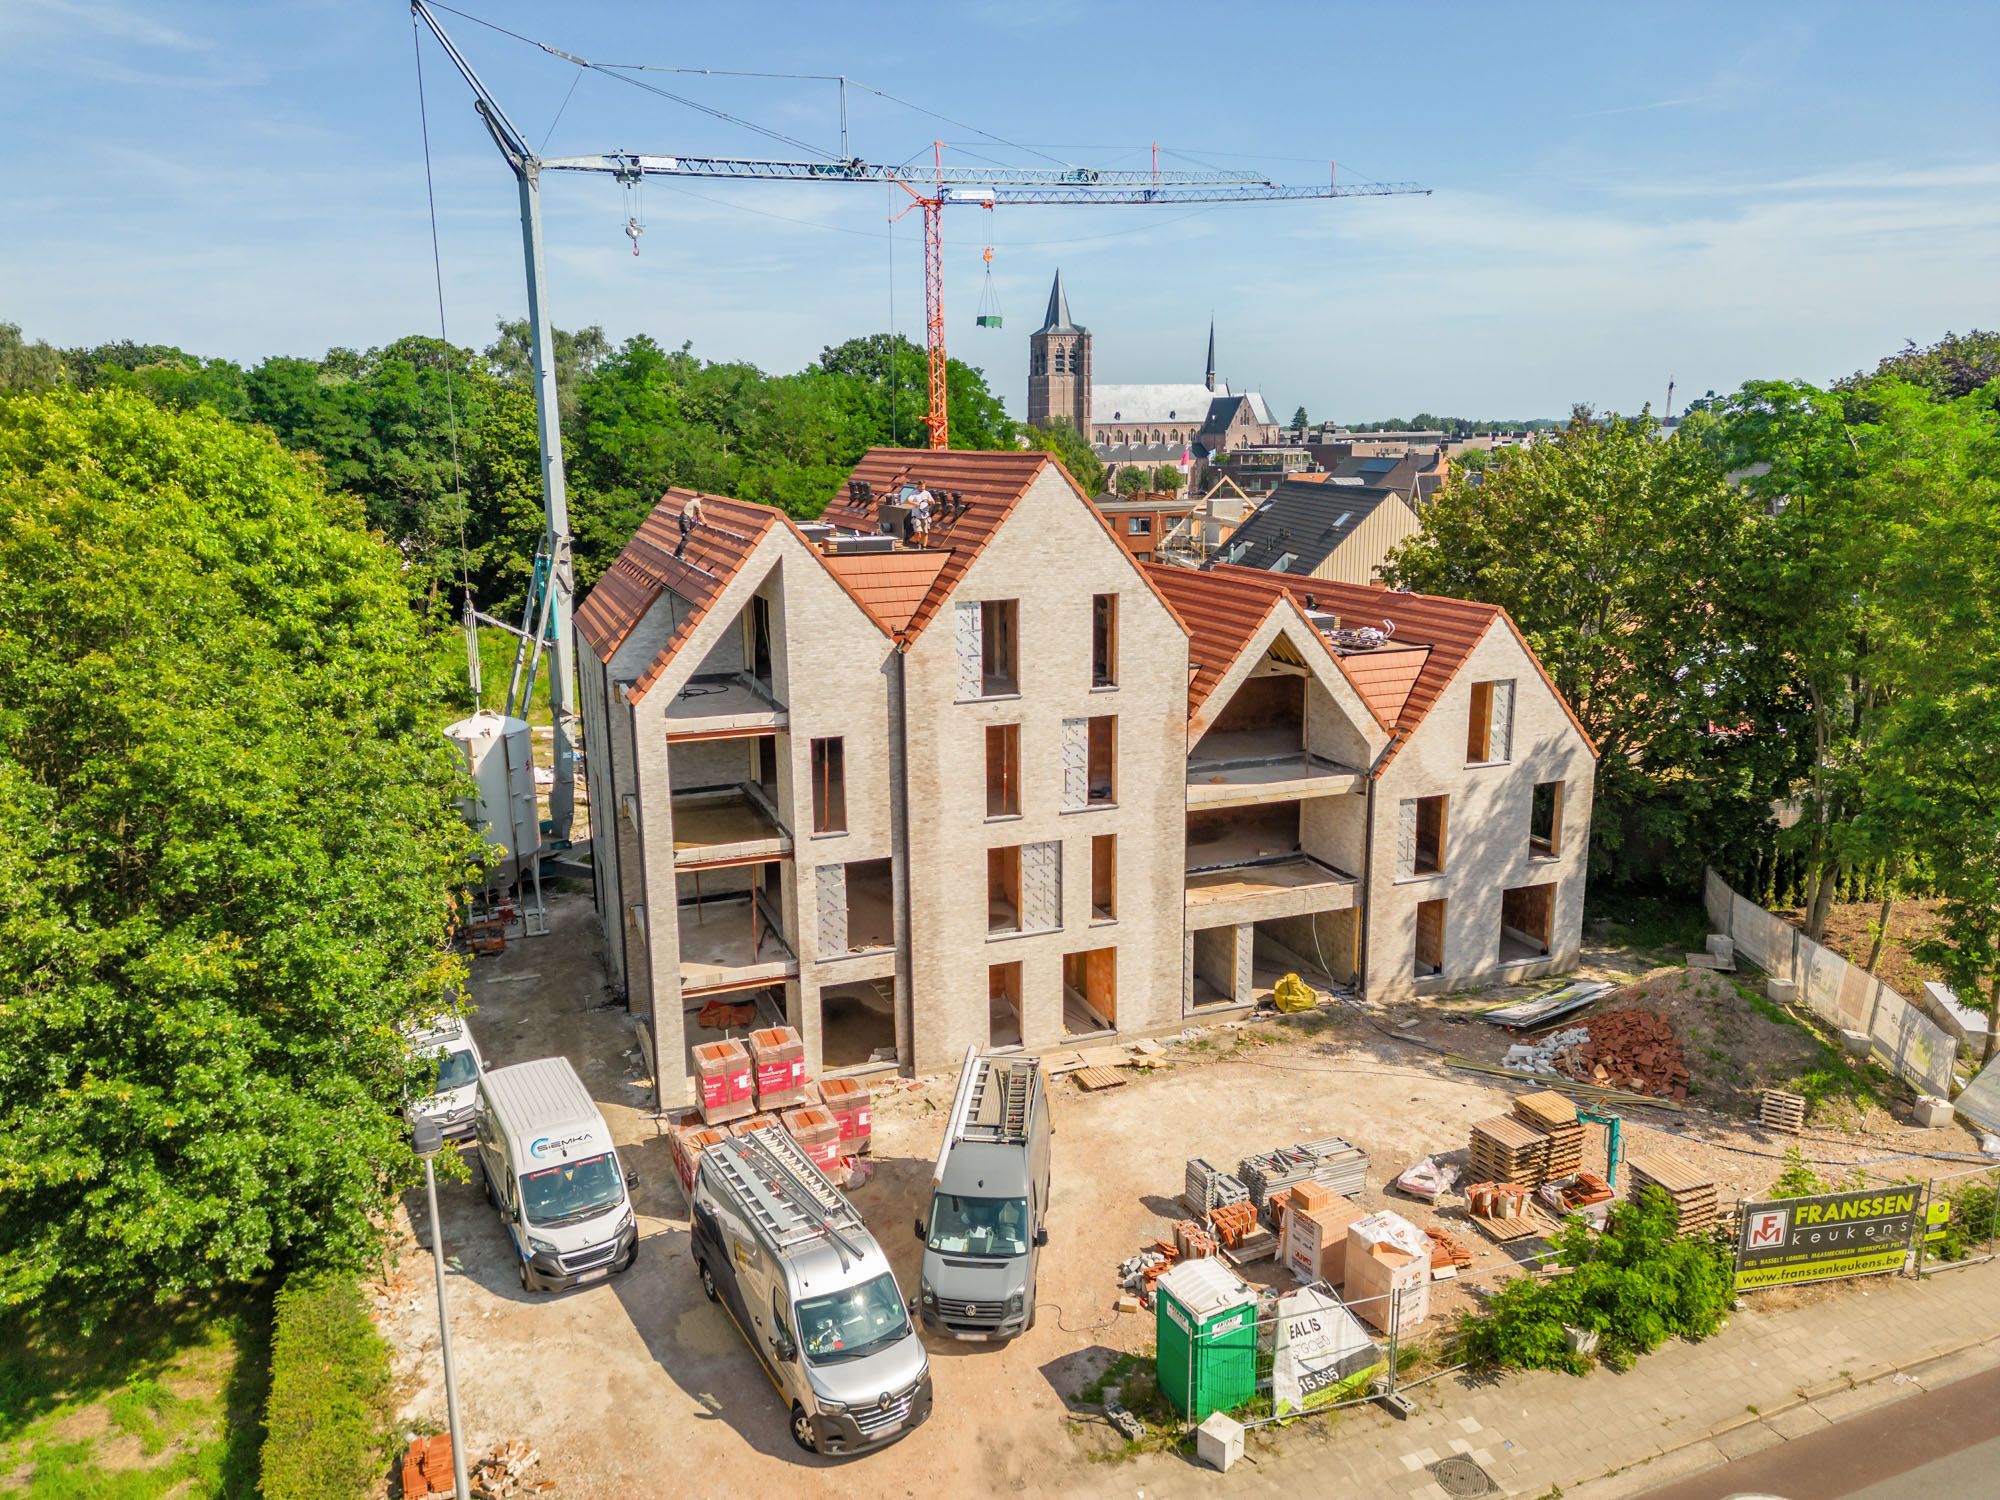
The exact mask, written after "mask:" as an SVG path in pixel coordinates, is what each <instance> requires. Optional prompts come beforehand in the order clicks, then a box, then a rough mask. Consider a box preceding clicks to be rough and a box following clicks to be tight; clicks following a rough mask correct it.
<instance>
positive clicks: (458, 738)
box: [444, 708, 542, 886]
mask: <svg viewBox="0 0 2000 1500" xmlns="http://www.w3.org/2000/svg"><path fill="white" fill-rule="evenodd" d="M444 733H445V738H446V739H448V740H450V741H451V742H452V744H453V745H454V746H455V747H456V748H457V750H458V753H459V758H460V763H461V764H462V765H463V766H464V767H465V771H466V774H467V775H469V776H470V777H471V778H472V780H473V783H474V786H475V787H476V789H477V790H476V793H475V795H473V796H471V797H467V798H465V799H463V800H462V801H461V802H460V803H459V806H460V807H461V808H462V809H463V810H464V812H465V820H466V822H468V823H470V824H471V825H472V826H473V827H474V828H476V829H478V830H479V833H480V835H481V836H482V837H484V838H485V840H486V842H487V843H489V844H491V845H493V848H494V865H493V870H492V873H491V874H490V875H489V876H488V880H489V882H490V883H491V884H493V885H496V886H499V885H512V884H513V883H514V882H515V881H516V880H519V879H521V878H522V877H524V876H526V875H527V874H528V872H529V868H530V866H531V864H532V856H533V855H534V853H535V851H536V850H537V849H539V848H540V847H541V842H542V825H541V815H540V813H539V811H538V810H537V808H536V805H535V756H534V746H533V742H532V740H531V738H530V735H529V732H528V724H527V721H526V720H525V719H511V718H509V717H508V716H507V715H505V714H503V713H496V712H495V711H494V710H492V709H490V708H482V709H481V710H480V711H479V712H478V713H476V714H474V715H472V717H471V718H469V719H460V720H459V721H458V722H457V723H456V724H453V725H451V726H450V727H448V728H447V729H446V730H445V732H444ZM524 855H525V856H529V858H528V859H527V860H526V861H524V860H523V859H522V856H524Z"/></svg>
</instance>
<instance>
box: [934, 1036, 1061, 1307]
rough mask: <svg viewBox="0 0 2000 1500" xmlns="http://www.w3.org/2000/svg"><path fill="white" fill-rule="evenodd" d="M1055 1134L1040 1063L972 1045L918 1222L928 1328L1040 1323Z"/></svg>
mask: <svg viewBox="0 0 2000 1500" xmlns="http://www.w3.org/2000/svg"><path fill="white" fill-rule="evenodd" d="M1053 1133H1054V1131H1053V1129H1052V1127H1051V1125H1050V1121H1049V1103H1048V1092H1047V1089H1046V1088H1045V1087H1044V1085H1043V1082H1042V1067H1041V1064H1040V1062H1038V1061H1037V1060H1036V1059H1034V1058H1032V1057H1005V1058H995V1057H981V1056H980V1055H979V1049H978V1048H977V1047H973V1048H970V1049H968V1050H967V1052H966V1054H965V1065H964V1067H963V1068H961V1069H960V1071H959V1075H958V1093H957V1096H956V1097H955V1098H954V1099H953V1100H952V1106H951V1114H950V1115H949V1116H948V1117H947V1120H946V1123H945V1135H944V1144H943V1146H942V1147H940V1148H939V1150H938V1159H937V1165H936V1167H935V1168H934V1169H933V1170H932V1172H931V1209H930V1220H929V1222H928V1223H926V1222H925V1221H924V1220H922V1219H919V1220H918V1221H917V1225H916V1231H917V1238H918V1239H920V1240H922V1241H923V1242H924V1268H923V1281H922V1284H921V1286H920V1288H919V1299H918V1300H919V1304H920V1306H921V1308H922V1311H923V1320H924V1326H925V1327H926V1328H930V1329H933V1330H935V1331H937V1332H939V1333H944V1334H949V1335H950V1336H951V1337H952V1338H956V1339H1010V1338H1013V1337H1014V1336H1015V1335H1016V1334H1019V1333H1025V1332H1026V1331H1027V1330H1028V1329H1030V1328H1032V1327H1034V1326H1035V1269H1036V1263H1037V1260H1038V1256H1039V1252H1040V1250H1041V1248H1042V1246H1044V1245H1046V1244H1047V1243H1048V1242H1049V1230H1048V1211H1049V1156H1050V1139H1049V1138H1050V1136H1051V1135H1052V1134H1053Z"/></svg>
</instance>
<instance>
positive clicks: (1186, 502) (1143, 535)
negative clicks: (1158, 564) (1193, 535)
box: [1091, 493, 1201, 562]
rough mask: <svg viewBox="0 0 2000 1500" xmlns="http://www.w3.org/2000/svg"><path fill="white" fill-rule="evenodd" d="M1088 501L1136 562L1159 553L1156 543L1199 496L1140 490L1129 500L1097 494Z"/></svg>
mask: <svg viewBox="0 0 2000 1500" xmlns="http://www.w3.org/2000/svg"><path fill="white" fill-rule="evenodd" d="M1091 504H1093V505H1095V506H1096V507H1097V512H1098V514H1099V515H1101V516H1103V517H1104V519H1105V520H1106V521H1108V522H1110V523H1111V529H1112V531H1113V532H1115V533H1116V534H1117V537H1118V540H1119V541H1121V542H1123V543H1124V544H1125V550H1126V551H1127V552H1129V553H1131V554H1132V556H1133V559H1134V560H1135V561H1138V562H1151V561H1152V560H1153V559H1154V558H1155V557H1156V556H1158V555H1159V550H1160V544H1161V543H1162V542H1163V541H1165V540H1166V538H1167V537H1168V536H1170V535H1172V534H1173V532H1174V529H1175V528H1176V527H1178V526H1179V525H1180V524H1181V523H1182V522H1183V521H1185V520H1186V519H1187V518H1188V516H1189V515H1191V514H1192V513H1193V512H1195V511H1197V510H1199V509H1200V508H1201V502H1200V501H1199V500H1196V499H1194V498H1192V497H1191V496H1188V495H1186V494H1181V493H1172V494H1169V493H1153V494H1142V495H1135V496H1133V497H1132V498H1131V499H1129V500H1127V499H1120V498H1118V497H1116V496H1113V495H1098V496H1095V497H1093V498H1092V500H1091Z"/></svg>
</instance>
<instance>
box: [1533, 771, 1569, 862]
mask: <svg viewBox="0 0 2000 1500" xmlns="http://www.w3.org/2000/svg"><path fill="white" fill-rule="evenodd" d="M1562 816H1563V784H1562V783H1561V782H1560V781H1538V782H1536V783H1535V795H1534V798H1533V800H1532V801H1531V802H1530V803H1529V804H1528V852H1529V853H1530V854H1540V855H1545V856H1547V857H1548V858H1551V859H1553V858H1554V857H1555V856H1556V855H1558V854H1560V853H1561V852H1562Z"/></svg>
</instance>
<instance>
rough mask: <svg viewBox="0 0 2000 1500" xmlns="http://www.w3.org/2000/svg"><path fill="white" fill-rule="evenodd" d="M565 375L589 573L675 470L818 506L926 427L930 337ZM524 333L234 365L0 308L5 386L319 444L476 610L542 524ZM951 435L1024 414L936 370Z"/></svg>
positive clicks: (979, 381) (581, 571) (376, 518)
mask: <svg viewBox="0 0 2000 1500" xmlns="http://www.w3.org/2000/svg"><path fill="white" fill-rule="evenodd" d="M555 342H556V382H557V390H558V404H559V407H560V409H561V413H562V418H563V435H564V449H565V459H566V468H567V475H568V480H569V490H570V514H571V526H572V530H573V532H574V534H575V548H576V565H577V576H578V579H579V581H580V583H582V584H583V585H585V586H587V585H588V584H589V583H590V582H591V581H592V580H593V579H595V578H596V576H597V575H598V574H599V573H600V572H602V571H603V569H604V568H605V567H606V566H608V565H609V563H610V561H611V559H612V558H613V557H614V556H615V555H616V554H617V551H618V549H619V548H620V547H622V546H623V545H624V544H625V542H626V540H627V539H629V538H630V536H631V535H632V533H633V531H634V530H636V529H637V527H638V524H639V521H640V519H641V518H642V517H643V516H644V515H645V513H646V511H647V510H648V509H649V508H650V507H651V506H652V504H653V502H654V501H655V500H657V499H658V497H659V495H660V493H661V492H662V491H663V490H665V489H667V488H668V487H669V486H671V485H684V486H688V487H691V488H695V489H700V490H705V491H709V492H712V493H718V494H728V495H736V496H739V497H741V498H743V499H746V500H759V501H765V502H768V503H770V504H773V505H777V506H781V507H783V508H784V509H785V510H787V511H788V512H790V513H791V514H793V515H794V516H797V517H800V518H801V519H804V518H809V517H811V516H814V515H816V514H818V512H819V510H820V509H821V507H823V506H824V505H825V504H826V502H827V501H828V500H829V499H830V498H831V497H832V495H833V493H834V491H835V490H836V489H837V488H838V487H839V484H840V482H841V481H842V480H843V479H844V478H845V477H846V475H847V473H848V471H849V470H850V469H852V467H853V466H854V463H855V461H856V460H857V459H859V458H860V456H861V455H862V454H863V453H864V452H865V451H867V450H868V449H869V448H871V447H877V446H921V445H922V442H923V440H924V407H925V401H926V394H925V393H926V384H925V380H926V375H925V368H926V367H925V355H924V351H923V350H922V349H920V348H918V347H917V346H916V345H914V344H912V343H910V342H909V341H908V340H907V339H903V338H900V337H893V336H890V335H887V334H875V335H872V336H869V337H866V338H857V339H850V340H849V341H847V342H846V343H844V344H840V345H838V346H836V347H833V348H829V349H826V350H824V351H823V352H822V353H821V355H820V357H819V359H818V360H817V361H815V362H814V363H813V364H811V365H809V366H807V367H806V368H805V369H803V370H800V371H798V372H796V373H794V374H789V375H767V374H765V373H764V372H763V371H761V370H759V369H758V368H756V366H754V365H749V364H744V363H739V362H712V361H707V360H703V359H700V358H698V357H697V356H696V355H695V354H694V353H693V352H692V351H691V350H690V349H689V348H688V347H687V346H685V345H683V346H682V347H681V348H679V349H668V348H665V347H663V346H662V345H660V344H658V343H657V342H655V341H654V340H653V339H651V338H649V337H646V336H644V335H640V336H637V337H634V338H631V339H627V340H626V341H625V342H624V343H623V344H620V345H617V346H615V347H614V346H613V345H612V344H611V343H610V341H609V340H607V339H606V338H605V336H604V332H603V330H602V329H599V328H586V329H582V330H579V331H576V332H570V331H568V330H562V331H559V332H558V333H557V334H556V338H555ZM530 370H531V362H530V359H529V355H528V338H527V330H526V327H525V325H524V324H522V323H519V322H512V323H509V322H502V323H501V324H500V325H499V328H498V331H497V336H496V337H495V339H494V341H493V342H492V343H491V344H489V345H488V346H487V347H486V348H485V349H484V350H478V351H476V350H472V349H465V348H459V347H457V346H454V345H450V344H445V343H442V342H440V341H439V340H437V339H433V338H426V337H421V336H413V337H409V338H403V339H398V340H397V341H396V342H394V343H392V344H389V345H386V346H384V347H382V348H379V349H369V350H366V351H355V350H352V349H332V350H329V351H328V352H327V353H326V354H325V355H324V356H323V357H322V358H319V359H295V358H288V357H273V358H270V359H266V360H263V361H261V362H260V363H257V364H254V365H251V366H248V367H245V366H242V365H238V364H236V363H234V362H232V361H229V360H223V359H206V358H202V357H200V356H197V355H193V354H190V353H188V352H186V351H185V350H181V349H177V348H173V347H171V346H164V345H155V344H135V343H130V342H121V343H114V344H104V345H99V346H97V347H94V348H89V349H56V348H53V347H51V346H49V345H47V344H42V343H29V342H27V341H25V340H23V338H22V336H21V333H20V330H19V329H18V328H17V327H14V326H13V325H10V324H0V393H5V392H8V391H15V392H32V391H37V390H48V389H53V388H57V387H64V388H70V389H76V390H81V391H98V390H126V391H133V392H136V393H138V394H141V395H144V396H147V397H149V398H150V399H151V400H153V401H154V402H155V403H157V404H159V405H161V406H165V407H169V408H173V409H179V410H192V409H195V408H197V407H205V408H209V409H211V410H213V411H216V412H218V413H220V414H221V415H223V416H225V417H229V418H231V419H233V420H236V421H240V422H248V423H252V424H256V425H261V426H263V427H267V428H269V429H270V431H271V432H272V433H274V434H275V435H276V436H277V438H278V440H279V441H280V442H282V443H283V444H284V445H285V446H286V447H287V448H290V449H292V450H293V451H295V452H301V453H310V454H314V455H317V457H318V459H319V461H320V462H321V463H322V464H323V465H324V469H325V474H326V477H327V480H328V481H329V483H331V484H332V485H333V486H334V487H335V488H337V489H339V490H342V491H345V492H346V493H348V494H351V495H353V496H355V497H357V498H358V499H359V500H360V501H361V503H362V505H363V506H364V509H365V514H366V517H367V520H368V523H369V524H370V525H371V526H373V527H374V528H375V529H377V530H378V531H380V532H381V533H382V534H383V535H384V536H385V537H387V538H388V539H389V540H390V541H391V542H392V543H394V545H395V546H396V547H397V548H398V550H399V551H400V552H401V553H402V554H403V557H404V559H405V561H406V562H407V564H408V565H409V567H410V568H411V570H412V572H413V573H414V574H415V575H416V576H417V577H418V578H419V579H420V580H421V582H422V584H423V586H424V588H425V591H426V593H427V594H428V595H429V596H431V597H433V598H437V597H439V596H441V595H442V594H444V593H445V592H447V591H448V590H449V589H450V588H451V587H452V586H453V585H454V584H458V583H468V584H469V585H470V587H471V588H472V590H473V592H474V593H475V595H476V596H477V597H478V599H479V600H480V601H481V604H482V606H483V607H485V608H488V609H489V610H490V609H494V608H506V607H508V606H509V605H511V604H512V603H513V602H514V601H515V600H517V599H518V598H519V597H520V594H521V592H522V589H523V587H524V585H525V581H526V578H527V573H528V568H529V566H530V560H531V558H532V557H533V554H534V549H535V543H536V540H537V538H538V537H539V535H540V533H541V529H542V521H541V516H542V499H541V487H540V486H541V480H540V469H539V450H538V447H537V443H536V435H535V413H534V398H533V391H532V386H531V380H530ZM948 379H949V388H950V409H951V442H952V445H953V446H954V447H960V448H995V447H1002V446H1008V445H1012V444H1013V443H1014V442H1016V440H1017V429H1016V425H1015V424H1014V423H1013V422H1012V421H1011V420H1010V419H1009V418H1008V416H1007V414H1006V410H1005V408H1004V407H1003V405H1002V403H1001V402H1000V400H999V398H998V397H996V396H995V395H994V394H993V393H992V391H990V390H989V389H988V388H987V385H986V381H985V378H984V377H983V376H982V375H981V374H980V372H979V371H978V370H975V369H973V368H971V367H970V366H967V365H964V364H962V363H960V362H958V361H957V360H953V361H951V363H950V365H949V367H948ZM1026 440H1028V441H1032V442H1034V443H1035V444H1036V445H1038V446H1042V447H1046V448H1049V449H1050V450H1051V451H1053V452H1056V453H1057V454H1058V455H1059V456H1060V457H1061V458H1062V459H1063V460H1064V462H1065V463H1067V464H1068V465H1069V466H1070V467H1071V468H1072V470H1074V471H1079V472H1078V478H1079V480H1082V481H1084V482H1086V483H1089V484H1091V485H1093V486H1095V485H1097V484H1101V482H1102V470H1101V467H1100V466H1098V465H1097V463H1096V460H1095V458H1093V457H1092V456H1091V454H1090V448H1089V445H1088V444H1087V443H1085V442H1083V441H1082V440H1081V438H1079V437H1077V436H1076V435H1075V434H1073V433H1069V432H1067V431H1064V432H1057V433H1036V432H1032V431H1031V432H1029V433H1028V434H1027V436H1026Z"/></svg>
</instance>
